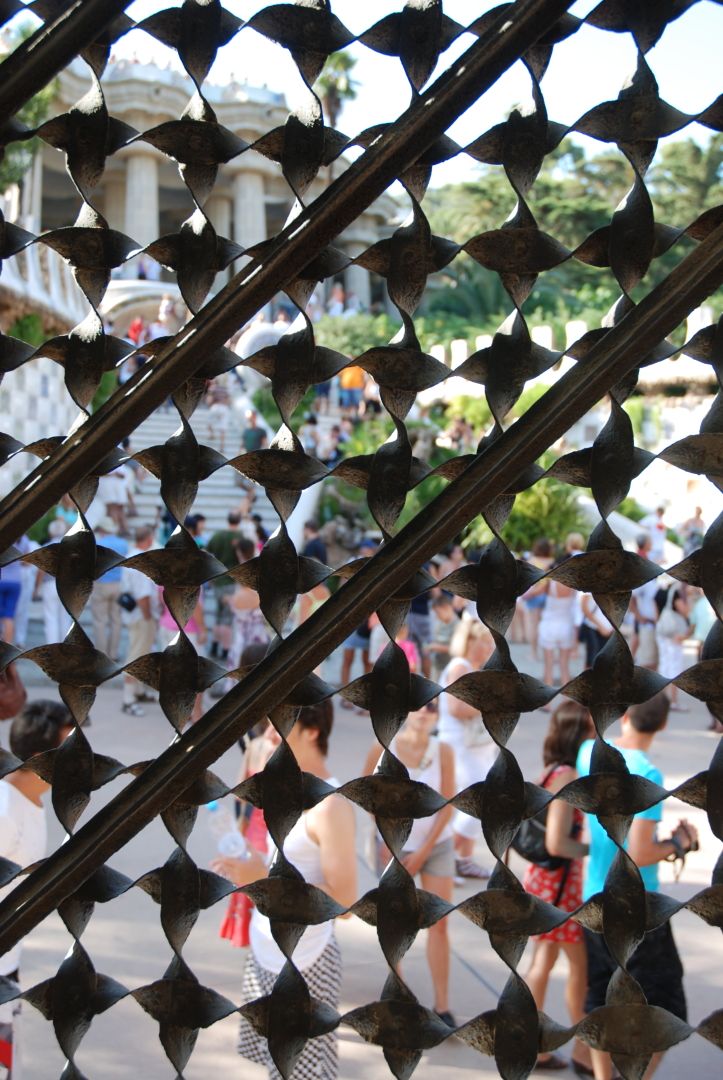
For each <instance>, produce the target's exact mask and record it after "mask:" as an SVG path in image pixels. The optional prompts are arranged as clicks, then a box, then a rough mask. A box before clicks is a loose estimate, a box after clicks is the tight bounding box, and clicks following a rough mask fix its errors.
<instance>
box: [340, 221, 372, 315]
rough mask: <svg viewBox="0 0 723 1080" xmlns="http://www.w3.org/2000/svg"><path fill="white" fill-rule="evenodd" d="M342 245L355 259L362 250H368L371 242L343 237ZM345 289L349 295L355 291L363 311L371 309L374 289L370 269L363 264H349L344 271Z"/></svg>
mask: <svg viewBox="0 0 723 1080" xmlns="http://www.w3.org/2000/svg"><path fill="white" fill-rule="evenodd" d="M342 245H343V248H344V251H345V252H346V254H347V255H348V256H349V257H350V258H352V259H355V258H356V257H357V255H361V253H362V251H366V249H367V248H368V247H369V244H363V243H361V242H360V241H359V240H348V241H345V240H344V238H343V237H342ZM344 291H345V293H346V295H347V298H348V297H349V293H354V295H355V296H356V298H357V300H358V301H359V303H360V304H361V308H362V310H363V311H369V308H370V306H371V302H372V290H371V282H370V280H369V271H368V270H365V269H364V267H363V266H347V268H346V270H345V271H344Z"/></svg>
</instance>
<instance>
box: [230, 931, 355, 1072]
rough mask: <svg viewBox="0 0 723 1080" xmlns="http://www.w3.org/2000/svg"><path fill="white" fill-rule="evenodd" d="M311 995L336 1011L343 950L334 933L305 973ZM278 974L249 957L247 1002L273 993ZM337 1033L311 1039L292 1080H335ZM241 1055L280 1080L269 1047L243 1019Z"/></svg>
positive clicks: (245, 980)
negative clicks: (264, 1067)
mask: <svg viewBox="0 0 723 1080" xmlns="http://www.w3.org/2000/svg"><path fill="white" fill-rule="evenodd" d="M302 975H303V976H304V980H305V982H306V985H307V986H308V988H309V993H310V994H311V996H312V997H315V998H318V999H319V1000H320V1001H323V1002H325V1003H326V1004H327V1005H331V1006H333V1007H334V1008H336V1007H337V1006H338V1004H339V997H340V992H341V951H340V949H339V946H338V944H337V940H336V937H335V936H334V935H333V934H332V936H331V938H330V940H329V942H328V944H327V946H326V948H325V949H324V951H323V953H322V954H321V956H320V957H319V958H318V959H317V960H315V961H314V963H313V964H312V965H311V967H310V968H307V969H306V971H303V972H302ZM277 977H278V976H277V975H275V974H274V972H273V971H267V970H266V968H262V967H261V966H260V965H259V964H258V963H257V962H256V960H255V958H254V955H253V953H250V954H249V957H248V960H247V961H246V969H245V971H244V978H243V986H242V994H243V999H244V1001H255V1000H256V998H260V997H266V996H267V995H268V994H270V993H271V991H272V989H273V986H274V983H275V982H276V979H277ZM336 1043H337V1040H336V1032H331V1033H330V1034H329V1035H319V1036H318V1037H317V1038H315V1039H309V1041H308V1042H307V1044H306V1046H305V1047H304V1049H303V1052H302V1054H301V1056H300V1058H299V1059H298V1061H297V1062H296V1065H295V1066H294V1071H293V1072H292V1073H291V1077H290V1080H336V1076H337V1072H338V1052H337V1045H336ZM238 1052H239V1054H241V1055H242V1057H245V1058H248V1060H249V1061H255V1062H257V1064H259V1065H266V1067H267V1068H268V1070H269V1077H270V1080H281V1074H280V1073H279V1072H278V1070H277V1068H276V1066H275V1065H274V1063H273V1061H272V1060H271V1055H270V1054H269V1046H268V1043H267V1041H266V1039H265V1038H264V1037H263V1036H262V1035H257V1033H256V1031H255V1030H254V1028H253V1027H252V1026H251V1024H250V1023H249V1021H248V1020H247V1019H246V1018H245V1017H243V1016H242V1017H241V1027H240V1031H239V1042H238Z"/></svg>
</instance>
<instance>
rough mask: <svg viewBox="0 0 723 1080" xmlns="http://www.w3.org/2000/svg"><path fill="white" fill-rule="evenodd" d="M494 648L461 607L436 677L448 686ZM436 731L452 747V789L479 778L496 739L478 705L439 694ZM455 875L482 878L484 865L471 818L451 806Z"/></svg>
mask: <svg viewBox="0 0 723 1080" xmlns="http://www.w3.org/2000/svg"><path fill="white" fill-rule="evenodd" d="M493 650H494V640H493V638H492V635H491V634H490V632H489V630H488V629H487V627H486V626H485V625H484V623H482V622H480V621H479V619H473V618H472V616H471V615H469V614H467V613H465V615H464V617H463V618H462V619H461V621H460V624H459V626H458V627H457V629H456V630H455V632H454V635H453V636H452V640H451V642H450V646H449V651H450V654H451V656H452V659H451V660H450V662H449V663H448V664H447V666H446V668H445V669H444V671H443V672H442V674H441V675H440V677H439V685H440V686H450V685H451V684H452V683H454V682H456V681H457V679H461V678H462V676H463V675H467V674H469V673H470V672H472V671H479V670H480V669H481V668H483V667H484V665H485V664H486V663H487V661H488V660H489V658H490V656H491V655H492V652H493ZM439 737H440V739H442V740H443V741H444V742H446V743H448V744H449V745H450V746H451V747H452V748H453V750H454V759H455V774H456V782H457V791H464V789H465V788H467V787H469V786H470V785H471V784H475V783H478V782H479V781H480V780H484V778H485V777H486V776H487V773H488V772H489V770H490V768H491V767H492V765H493V764H494V761H495V758H496V756H497V745H496V743H495V741H494V739H493V738H492V736H491V735H489V734H488V732H487V729H486V728H485V726H484V724H483V723H482V717H481V716H480V712H479V709H475V708H474V706H473V705H468V704H467V703H466V702H465V701H460V700H459V699H458V698H456V697H453V696H452V695H451V694H441V695H440V698H439ZM452 828H453V830H454V848H455V852H456V855H457V859H456V863H455V873H456V875H457V877H464V878H476V879H478V880H484V879H486V878H488V877H489V871H488V870H487V869H486V868H485V867H483V866H480V865H479V863H478V862H476V861H475V860H474V859H473V857H472V856H473V855H474V845H475V840H476V839H477V838H478V837H480V836H481V826H480V823H479V821H478V820H477V818H473V817H470V816H469V814H463V813H462V811H461V810H456V811H455V814H454V817H453V818H452Z"/></svg>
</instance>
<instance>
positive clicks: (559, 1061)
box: [533, 1054, 569, 1072]
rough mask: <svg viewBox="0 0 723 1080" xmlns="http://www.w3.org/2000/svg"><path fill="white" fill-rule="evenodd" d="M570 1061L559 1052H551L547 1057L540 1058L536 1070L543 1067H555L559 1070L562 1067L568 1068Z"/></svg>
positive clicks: (536, 1063)
mask: <svg viewBox="0 0 723 1080" xmlns="http://www.w3.org/2000/svg"><path fill="white" fill-rule="evenodd" d="M568 1064H569V1062H568V1061H566V1060H565V1058H564V1057H560V1055H559V1054H549V1055H548V1056H547V1057H544V1058H538V1059H537V1061H536V1062H535V1068H534V1070H533V1071H534V1072H538V1071H541V1070H542V1069H549V1070H550V1071H552V1070H553V1069H554V1070H555V1071H556V1072H557V1071H558V1070H560V1069H566V1068H567V1066H568Z"/></svg>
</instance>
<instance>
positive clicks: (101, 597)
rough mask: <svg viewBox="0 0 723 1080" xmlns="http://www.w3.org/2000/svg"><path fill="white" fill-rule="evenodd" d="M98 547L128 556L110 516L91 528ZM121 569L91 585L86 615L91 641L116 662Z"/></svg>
mask: <svg viewBox="0 0 723 1080" xmlns="http://www.w3.org/2000/svg"><path fill="white" fill-rule="evenodd" d="M95 534H96V539H97V542H98V544H99V546H100V547H106V548H110V549H111V551H115V552H117V554H118V555H120V556H121V557H122V558H125V556H126V555H127V554H128V541H127V540H124V539H123V537H122V536H118V535H117V534H118V527H117V525H116V523H115V521H113V518H111V517H107V516H106V517H102V518H101V519H100V521H99V522H98V524H97V525H96V527H95ZM121 573H122V567H120V566H116V567H114V568H113V569H112V570H108V571H107V572H106V573H105V574H103V576H102V577H100V578H98V580H97V581H96V583H95V585H94V586H93V595H92V597H91V600H90V613H91V615H92V617H93V639H94V642H95V647H96V649H100V651H101V652H104V653H105V654H106V656H109V657H110V658H111V660H117V659H118V654H119V649H118V646H119V644H120V632H121V608H120V605H119V603H118V597H119V596H120V592H121Z"/></svg>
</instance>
